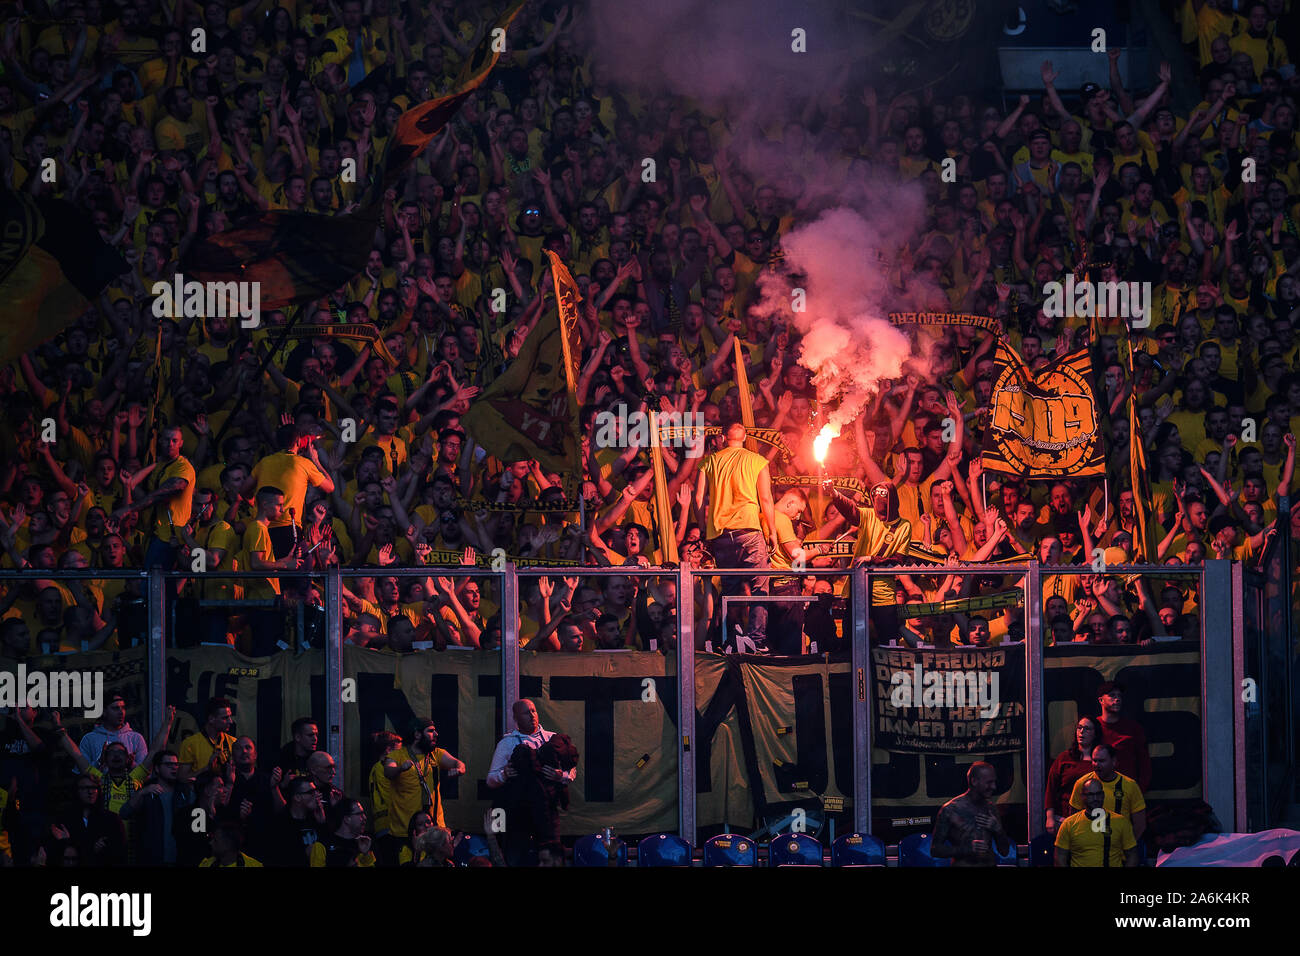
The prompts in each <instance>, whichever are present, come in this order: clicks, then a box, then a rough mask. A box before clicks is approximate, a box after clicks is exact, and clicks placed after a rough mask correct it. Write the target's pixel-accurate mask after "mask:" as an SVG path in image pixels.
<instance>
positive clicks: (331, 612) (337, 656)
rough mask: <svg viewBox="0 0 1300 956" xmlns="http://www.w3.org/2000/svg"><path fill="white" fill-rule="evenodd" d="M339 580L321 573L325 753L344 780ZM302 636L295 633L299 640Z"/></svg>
mask: <svg viewBox="0 0 1300 956" xmlns="http://www.w3.org/2000/svg"><path fill="white" fill-rule="evenodd" d="M342 584H343V580H342V576H341V574H340V572H339V569H338V568H337V567H333V568H329V569H328V570H327V571H326V572H325V716H326V721H325V722H326V724H327V726H328V727H329V730H328V733H327V734H326V749H327V750H328V751H329V752H330V756H332V757H333V758H334V763H335V764H336V765H337V766H338V779H340V780H345V779H347V777H346V773H347V768H346V767H345V766H344V762H343V608H342V602H343V588H342ZM301 638H302V632H301V629H300V630H299V640H300V641H301Z"/></svg>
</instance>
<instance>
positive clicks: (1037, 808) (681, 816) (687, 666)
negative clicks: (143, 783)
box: [0, 561, 1290, 843]
mask: <svg viewBox="0 0 1300 956" xmlns="http://www.w3.org/2000/svg"><path fill="white" fill-rule="evenodd" d="M949 572H951V573H955V574H960V575H968V574H976V575H979V574H984V575H996V576H999V577H1003V578H1007V577H1018V578H1020V579H1021V580H1020V585H1019V586H1021V587H1023V589H1024V601H1023V611H1022V613H1023V618H1024V634H1025V644H1026V653H1025V674H1024V680H1025V684H1024V690H1025V698H1024V699H1025V705H1026V714H1027V717H1026V735H1027V736H1026V748H1025V753H1024V767H1025V777H1024V779H1025V785H1026V799H1027V806H1026V814H1027V820H1026V824H1027V825H1026V830H1027V832H1028V833H1029V834H1031V835H1032V834H1034V833H1037V832H1039V831H1040V830H1041V828H1042V823H1041V821H1042V820H1043V816H1044V806H1043V793H1044V786H1045V777H1046V766H1047V763H1048V762H1050V756H1051V755H1050V754H1049V753H1048V742H1047V733H1046V724H1045V713H1044V698H1043V667H1044V655H1045V648H1044V622H1043V619H1042V613H1043V610H1042V609H1043V599H1042V583H1043V577H1044V574H1050V575H1058V574H1062V575H1072V574H1088V573H1091V569H1090V568H1089V567H1087V566H1051V567H1049V568H1045V567H1044V566H1042V565H1040V564H1038V563H1037V562H1030V563H1027V564H987V565H961V566H958V567H955V568H951V569H949V568H946V567H942V566H940V567H936V566H934V565H922V566H911V567H890V568H887V569H869V568H858V569H854V570H852V571H843V570H818V569H810V570H808V571H807V572H806V574H807V575H810V576H817V577H827V578H836V579H847V582H848V583H847V589H846V590H847V598H848V606H847V613H846V615H845V617H844V631H845V636H846V638H847V639H848V642H849V644H850V648H851V651H850V657H851V662H852V665H851V666H852V674H853V680H852V685H853V688H854V693H853V694H852V728H853V774H852V779H853V794H852V816H853V826H854V829H856V830H858V831H860V832H867V831H869V830H870V829H871V824H872V815H871V814H872V743H873V739H874V736H873V714H872V708H871V695H870V694H869V692H868V684H869V678H870V676H871V667H872V662H871V653H870V648H871V643H872V634H871V622H870V617H869V611H870V607H871V584H872V581H873V579H874V578H876V577H878V576H887V577H895V576H897V575H900V574H911V575H931V576H932V575H935V574H947V573H949ZM756 573H757V574H766V575H769V576H776V575H785V576H788V575H789V572H778V571H772V572H755V571H753V570H720V569H693V568H685V567H684V568H679V569H644V568H636V567H618V568H587V567H574V568H545V567H534V568H518V567H515V566H513V565H507V566H506V567H505V568H504V569H503V570H487V569H482V568H466V567H446V568H399V567H388V568H382V569H380V568H360V569H341V570H340V569H332V570H330V571H329V572H328V573H326V574H324V575H310V574H307V573H303V572H282V573H280V574H279V575H277V577H280V578H282V579H287V580H295V579H297V580H301V579H307V578H310V579H312V580H314V581H316V582H318V583H319V586H320V587H321V593H322V597H323V610H324V618H325V640H324V646H323V650H324V660H325V668H324V681H325V702H326V713H325V726H324V728H323V729H324V731H325V733H324V734H323V737H324V740H323V747H324V749H326V750H328V751H329V752H330V753H331V754H332V755H333V757H334V759H335V761H336V763H337V765H338V768H339V775H340V779H342V780H344V781H347V782H348V783H349V784H354V782H355V783H360V782H361V781H362V780H363V776H364V770H365V768H363V767H349V766H347V764H346V762H345V748H344V740H343V733H344V725H345V722H344V719H343V716H344V713H343V708H344V706H345V701H344V695H343V692H342V688H343V678H344V673H343V662H342V644H341V642H342V637H343V620H344V618H343V611H342V584H343V582H344V580H345V579H352V578H375V577H397V578H399V579H400V578H412V577H425V576H428V575H430V574H434V575H437V576H441V577H466V576H470V577H476V578H480V579H486V578H490V579H491V580H492V581H493V582H495V585H496V587H497V589H498V593H499V595H500V605H501V608H502V609H503V611H509V609H514V608H518V607H520V594H521V583H522V582H523V581H525V580H527V579H531V578H535V577H538V576H541V575H551V576H562V575H565V574H570V575H575V576H579V577H581V578H593V577H602V576H608V575H622V576H638V577H645V576H651V577H673V576H675V577H676V580H677V641H676V649H675V654H674V655H670V656H669V659H668V661H667V665H668V666H669V667H670V668H672V672H673V673H675V675H676V676H677V677H678V680H677V686H678V687H679V688H680V690H679V692H678V694H677V701H676V707H677V714H676V716H677V727H678V740H677V778H678V830H679V833H680V834H681V835H682V836H683V837H684V838H685V839H687V840H689V841H691V842H692V843H695V842H696V837H697V830H698V828H697V822H696V765H695V754H694V753H693V751H692V743H693V741H694V738H695V729H696V717H697V711H696V701H695V679H694V678H695V665H696V654H697V643H698V642H697V635H698V634H699V633H700V629H701V625H702V624H703V623H704V622H699V621H697V620H695V604H694V600H693V596H694V594H695V584H696V579H697V578H700V577H707V578H724V577H729V576H745V577H754V576H755V575H756ZM1106 573H1108V574H1125V575H1130V574H1131V575H1139V576H1145V577H1151V578H1167V577H1169V576H1170V575H1171V574H1173V573H1177V574H1180V575H1192V576H1193V577H1194V578H1195V579H1196V581H1197V584H1198V590H1199V594H1200V595H1201V600H1200V602H1199V605H1200V625H1201V626H1200V641H1199V652H1200V653H1199V660H1200V670H1201V700H1202V718H1203V719H1202V721H1201V745H1202V749H1201V754H1202V780H1203V784H1204V796H1205V799H1206V801H1207V802H1208V803H1210V804H1211V806H1213V807H1214V808H1215V809H1216V811H1218V812H1219V814H1220V817H1221V819H1223V821H1224V823H1225V825H1226V824H1228V821H1230V820H1231V821H1232V823H1233V825H1234V826H1235V827H1236V828H1237V829H1244V828H1245V826H1246V823H1247V816H1246V807H1247V780H1246V774H1245V755H1246V750H1247V748H1246V746H1245V741H1246V737H1247V732H1248V729H1250V728H1251V727H1252V726H1253V725H1249V724H1248V723H1247V711H1246V706H1245V704H1244V702H1243V699H1242V694H1240V693H1238V688H1239V687H1240V686H1241V681H1242V679H1243V678H1244V677H1246V676H1250V674H1251V673H1253V674H1257V675H1259V676H1258V677H1257V679H1263V678H1266V676H1267V674H1268V672H1269V671H1268V667H1269V657H1268V654H1269V653H1274V652H1277V651H1278V647H1273V650H1272V651H1269V652H1267V653H1265V654H1264V656H1263V657H1260V658H1258V659H1257V660H1251V661H1248V660H1247V659H1246V644H1245V640H1244V638H1245V634H1246V630H1247V623H1248V622H1247V615H1246V614H1245V613H1244V606H1243V598H1242V593H1243V592H1242V588H1243V583H1242V570H1241V567H1240V565H1238V564H1233V563H1230V562H1227V561H1209V562H1207V563H1206V564H1205V565H1204V566H1203V567H1195V568H1189V567H1178V568H1177V569H1173V568H1171V567H1169V566H1164V565H1149V566H1130V567H1123V568H1115V567H1112V568H1109V569H1107V572H1106ZM195 577H196V576H195V575H194V574H189V573H182V572H163V571H161V570H157V569H155V570H152V571H130V572H113V571H108V570H94V569H88V570H79V571H59V572H50V573H45V572H30V571H27V572H0V581H3V582H5V583H6V584H7V585H9V586H12V585H13V584H14V583H24V582H28V581H31V582H35V581H37V580H41V581H50V580H56V581H57V580H86V579H98V580H106V579H128V580H132V581H134V582H136V584H137V585H138V587H139V589H140V592H141V595H142V596H143V598H144V603H145V609H144V610H145V618H146V621H147V624H146V626H145V627H144V628H143V632H144V638H143V641H142V643H143V644H144V645H145V647H146V649H147V650H146V656H147V662H148V666H147V695H146V697H147V699H146V705H147V722H148V724H149V730H150V733H151V734H152V733H154V732H156V730H157V728H158V727H160V726H161V723H162V719H163V710H164V701H165V700H166V686H165V685H166V651H167V648H168V646H169V645H170V644H171V643H172V641H171V639H172V638H173V637H174V617H173V616H172V615H173V609H172V607H171V606H169V596H171V597H174V596H175V594H176V593H177V591H178V587H177V585H178V584H179V583H180V582H181V581H182V580H185V579H195ZM216 578H231V579H237V578H260V579H263V580H265V579H266V578H267V575H266V573H265V572H260V573H259V572H234V573H223V574H219V575H218V574H213V575H208V576H205V579H206V580H214V579H216ZM730 600H733V601H735V600H740V601H743V600H744V598H738V597H732V598H730ZM1283 603H1285V602H1283ZM230 609H231V603H230V602H226V601H217V602H212V603H210V604H207V605H206V610H208V611H210V612H216V613H225V612H227V611H229V610H230ZM298 621H299V628H300V630H301V627H302V621H303V617H302V615H299V616H298ZM1264 630H1265V631H1267V630H1268V627H1267V625H1265V627H1264ZM519 640H520V634H519V619H518V615H517V614H513V613H503V614H502V640H501V648H500V664H501V711H500V724H501V727H503V728H506V729H508V728H510V727H511V726H512V718H511V710H512V706H513V704H514V703H515V701H516V700H518V699H519V693H520V675H521V651H520V644H519ZM1270 646H1272V645H1270ZM1048 653H1050V649H1048ZM71 659H72V660H73V661H74V662H75V655H74V656H73V657H72V658H71ZM1248 671H1249V672H1250V673H1247V672H1248ZM1287 706H1290V704H1289V702H1288V703H1287ZM399 729H400V728H399ZM1254 732H1257V731H1254ZM1288 746H1289V744H1288ZM1229 761H1230V765H1229ZM1262 785H1264V786H1267V784H1262ZM347 789H349V790H350V792H361V790H362V789H364V788H363V787H360V788H358V787H357V786H355V785H353V786H350V787H348V788H347Z"/></svg>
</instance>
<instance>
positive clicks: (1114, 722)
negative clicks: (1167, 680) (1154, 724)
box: [1097, 681, 1151, 793]
mask: <svg viewBox="0 0 1300 956" xmlns="http://www.w3.org/2000/svg"><path fill="white" fill-rule="evenodd" d="M1097 702H1098V703H1099V704H1100V705H1101V715H1100V718H1099V719H1100V720H1101V733H1102V737H1103V738H1105V739H1104V742H1105V743H1106V744H1108V745H1110V747H1111V748H1112V749H1113V750H1114V751H1115V769H1117V770H1118V771H1119V772H1120V773H1122V774H1124V775H1125V776H1127V777H1132V778H1133V779H1134V780H1136V781H1137V782H1138V786H1139V787H1141V788H1142V792H1143V793H1147V792H1148V791H1149V790H1150V788H1151V755H1150V754H1149V753H1148V752H1147V735H1146V731H1144V730H1143V729H1142V725H1141V724H1139V723H1138V722H1137V721H1136V720H1131V719H1129V718H1127V717H1121V716H1120V714H1119V712H1120V711H1121V710H1122V709H1123V707H1124V686H1123V685H1122V684H1120V683H1119V682H1117V681H1106V682H1105V683H1103V684H1102V685H1101V686H1100V687H1098V688H1097Z"/></svg>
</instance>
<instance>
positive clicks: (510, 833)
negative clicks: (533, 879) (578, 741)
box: [487, 698, 578, 866]
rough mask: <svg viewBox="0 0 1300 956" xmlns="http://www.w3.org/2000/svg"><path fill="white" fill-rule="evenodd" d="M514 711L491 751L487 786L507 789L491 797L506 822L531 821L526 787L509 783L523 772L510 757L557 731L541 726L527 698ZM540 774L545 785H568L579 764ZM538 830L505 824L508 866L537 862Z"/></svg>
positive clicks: (504, 848)
mask: <svg viewBox="0 0 1300 956" xmlns="http://www.w3.org/2000/svg"><path fill="white" fill-rule="evenodd" d="M511 713H512V714H513V716H514V718H515V729H514V730H512V731H511V732H510V733H508V734H506V735H505V736H504V737H502V738H501V742H500V743H498V744H497V749H496V752H495V753H493V754H492V768H491V770H489V771H488V777H487V785H488V786H489V787H491V788H492V789H494V790H496V789H499V788H504V789H503V790H502V792H501V793H500V794H499V795H496V796H494V797H493V798H492V803H493V806H494V807H500V808H501V809H503V810H504V811H505V814H506V820H507V821H509V820H511V819H515V820H529V819H530V818H531V815H532V808H531V807H530V805H529V803H528V802H527V800H526V799H525V798H524V796H523V793H524V791H525V788H520V787H519V785H518V784H516V785H512V786H507V783H508V782H509V781H510V780H512V779H513V778H515V777H517V776H519V773H520V772H519V770H516V769H515V767H514V766H511V758H512V757H513V756H514V754H515V751H516V750H517V749H518V748H519V747H528V748H530V749H531V750H534V751H536V750H539V749H540V748H541V747H542V745H543V744H545V743H546V742H547V741H548V740H550V739H551V738H552V737H554V736H555V733H554V731H550V730H543V729H542V722H541V720H539V719H538V717H537V707H536V706H535V705H534V704H533V702H532V701H531V700H528V699H527V698H524V699H523V700H517V701H515V703H514V706H513V707H512V708H511ZM534 766H536V762H534ZM537 775H538V776H540V777H541V779H542V780H544V781H546V782H547V783H546V785H549V786H566V785H568V784H571V783H573V781H574V779H575V778H576V777H577V776H578V767H577V765H576V764H575V765H574V766H573V767H570V768H569V769H568V770H560V769H559V768H558V767H552V766H545V765H544V766H542V767H541V768H540V769H539V770H538V771H537ZM525 777H526V771H525ZM519 783H521V784H527V783H529V781H528V780H527V779H521V780H520V781H519ZM564 806H568V803H567V802H565V803H564ZM535 832H536V831H535V830H530V829H529V828H528V827H527V826H526V825H525V826H520V825H518V824H516V826H515V827H514V828H513V829H511V826H510V824H509V822H507V823H506V829H505V832H504V833H503V834H502V851H503V852H504V853H505V857H506V862H507V864H508V865H510V866H529V865H533V864H534V860H535V854H534V846H533V843H534V841H533V834H534V833H535Z"/></svg>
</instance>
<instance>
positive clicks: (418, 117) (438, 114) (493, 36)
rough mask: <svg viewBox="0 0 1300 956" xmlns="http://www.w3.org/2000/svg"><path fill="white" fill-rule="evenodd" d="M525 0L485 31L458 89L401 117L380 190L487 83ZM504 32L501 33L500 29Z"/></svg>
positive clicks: (458, 80) (515, 2)
mask: <svg viewBox="0 0 1300 956" xmlns="http://www.w3.org/2000/svg"><path fill="white" fill-rule="evenodd" d="M523 5H524V0H513V2H512V3H511V4H510V6H508V7H507V8H506V10H505V12H504V13H502V14H501V16H499V17H498V18H497V21H496V23H495V24H493V25H492V27H491V28H490V29H489V30H488V31H487V32H486V33H485V34H484V36H483V40H482V42H481V43H479V45H478V46H477V47H476V48H475V49H474V51H473V52H472V53H471V54H470V56H469V59H467V60H466V61H465V65H464V66H463V67H461V71H460V75H459V76H458V77H457V78H456V89H455V91H454V92H451V93H448V94H447V95H446V96H439V97H437V98H436V99H432V100H429V101H428V102H425V103H420V104H418V105H417V106H414V107H412V108H411V109H409V110H407V111H406V112H405V113H403V114H402V115H401V116H399V117H398V118H397V125H396V126H394V127H393V133H392V135H391V136H390V137H389V139H388V151H387V152H386V153H385V154H384V162H383V165H382V167H381V170H380V176H379V177H378V183H377V184H376V185H377V190H378V193H379V194H381V195H382V194H383V191H384V190H385V189H387V188H388V187H389V186H391V185H392V184H393V181H394V180H395V179H397V177H399V176H401V174H402V173H403V172H404V171H405V170H406V167H407V166H409V165H410V164H411V163H412V162H414V161H415V158H416V157H417V156H419V155H420V154H421V153H422V152H424V150H425V148H426V147H428V145H429V143H431V142H432V141H433V138H434V137H435V136H437V135H438V133H439V132H440V131H441V130H442V128H443V127H444V126H446V125H447V123H448V121H449V120H450V119H451V118H452V117H453V116H455V115H456V111H457V110H458V109H460V107H461V104H462V103H464V102H465V100H467V99H468V98H469V96H470V94H471V93H473V92H474V91H475V90H476V89H478V88H479V87H480V86H482V85H483V81H484V80H486V79H487V76H488V74H489V73H491V72H492V68H493V67H494V66H496V65H497V60H498V59H500V57H501V49H500V47H501V43H500V40H499V39H498V38H499V37H504V36H505V31H506V30H507V29H509V27H510V21H512V20H513V19H514V18H515V15H516V14H517V13H519V11H520V9H522V8H523ZM498 30H500V31H501V32H500V33H498V32H497V31H498Z"/></svg>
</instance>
